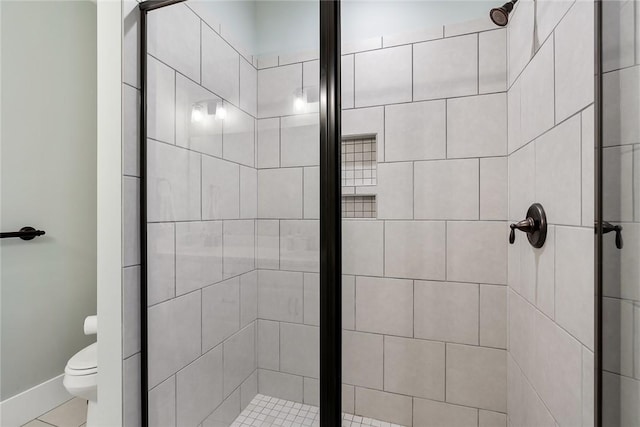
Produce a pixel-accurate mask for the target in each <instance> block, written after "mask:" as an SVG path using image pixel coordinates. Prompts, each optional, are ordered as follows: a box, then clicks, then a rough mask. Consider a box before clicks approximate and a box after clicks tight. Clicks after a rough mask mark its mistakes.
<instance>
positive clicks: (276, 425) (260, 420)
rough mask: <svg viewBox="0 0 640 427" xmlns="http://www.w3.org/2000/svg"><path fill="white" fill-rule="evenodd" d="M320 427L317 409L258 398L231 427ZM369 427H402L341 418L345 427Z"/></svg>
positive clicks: (361, 419)
mask: <svg viewBox="0 0 640 427" xmlns="http://www.w3.org/2000/svg"><path fill="white" fill-rule="evenodd" d="M319 425H320V419H319V414H318V407H317V406H311V405H304V404H302V403H296V402H291V401H289V400H282V399H278V398H276V397H270V396H264V395H262V394H258V395H256V397H254V398H253V400H252V401H251V403H250V404H249V405H248V406H247V408H246V409H245V410H244V411H242V413H241V414H240V415H239V416H238V418H236V420H235V421H234V422H233V424H231V427H318V426H319ZM367 426H375V427H402V426H400V425H398V424H391V423H388V422H384V421H378V420H374V419H371V418H364V417H359V416H356V415H351V414H344V415H343V417H342V427H367Z"/></svg>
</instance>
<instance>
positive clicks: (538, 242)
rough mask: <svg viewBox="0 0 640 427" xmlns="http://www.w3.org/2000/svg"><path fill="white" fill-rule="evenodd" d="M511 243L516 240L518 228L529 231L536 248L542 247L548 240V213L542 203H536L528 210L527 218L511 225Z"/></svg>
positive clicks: (528, 233)
mask: <svg viewBox="0 0 640 427" xmlns="http://www.w3.org/2000/svg"><path fill="white" fill-rule="evenodd" d="M509 227H510V228H511V232H510V233H509V243H511V244H513V243H514V242H515V241H516V230H520V231H523V232H525V233H527V239H528V240H529V243H531V246H533V247H534V248H541V247H542V246H543V245H544V242H545V240H547V215H546V213H545V212H544V208H543V207H542V205H541V204H540V203H534V204H532V205H531V206H529V209H528V210H527V218H526V219H523V220H522V221H520V222H516V223H514V224H511V225H510V226H509Z"/></svg>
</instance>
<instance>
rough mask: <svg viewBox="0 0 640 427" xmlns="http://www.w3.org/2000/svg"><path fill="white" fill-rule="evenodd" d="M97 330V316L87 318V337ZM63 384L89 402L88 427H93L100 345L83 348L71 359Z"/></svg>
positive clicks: (75, 394) (69, 390)
mask: <svg viewBox="0 0 640 427" xmlns="http://www.w3.org/2000/svg"><path fill="white" fill-rule="evenodd" d="M95 329H96V320H95V316H89V317H87V319H86V320H85V323H84V333H85V335H90V334H95V333H96V331H95ZM62 383H63V384H64V387H65V388H66V389H67V391H68V392H69V393H70V394H71V395H73V396H77V397H80V398H82V399H86V400H87V401H88V402H89V405H88V406H87V424H86V427H93V426H94V425H95V423H96V420H95V416H96V415H97V407H98V343H93V344H91V345H90V346H88V347H85V348H83V349H82V350H80V351H79V352H77V353H76V354H74V355H73V356H72V357H71V359H69V361H68V362H67V366H65V368H64V380H63V381H62Z"/></svg>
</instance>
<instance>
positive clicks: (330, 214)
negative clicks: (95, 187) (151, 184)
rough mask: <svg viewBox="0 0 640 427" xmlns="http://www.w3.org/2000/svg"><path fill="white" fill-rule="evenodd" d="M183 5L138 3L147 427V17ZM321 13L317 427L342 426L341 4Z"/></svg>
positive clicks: (145, 419)
mask: <svg viewBox="0 0 640 427" xmlns="http://www.w3.org/2000/svg"><path fill="white" fill-rule="evenodd" d="M183 1H186V0H146V1H143V2H142V3H140V6H139V7H140V36H139V37H140V38H139V41H140V49H139V63H140V74H141V76H142V78H141V83H140V91H141V97H142V105H141V108H140V263H141V269H140V284H141V286H140V335H141V336H140V338H141V365H140V371H141V377H140V386H141V391H140V395H141V409H142V410H141V413H142V425H143V426H144V427H148V426H149V402H148V383H149V382H148V354H149V353H148V333H147V328H148V321H147V285H148V271H147V14H148V13H150V12H152V11H154V10H156V9H160V8H163V7H166V6H171V5H173V4H176V3H181V2H183ZM319 7H320V201H321V203H320V425H321V427H335V426H339V425H341V424H342V212H341V200H342V192H341V191H342V190H341V176H340V164H341V157H340V142H341V134H342V132H341V120H340V118H341V112H342V110H341V104H340V87H341V86H340V64H341V59H340V58H341V57H340V49H341V48H340V0H319Z"/></svg>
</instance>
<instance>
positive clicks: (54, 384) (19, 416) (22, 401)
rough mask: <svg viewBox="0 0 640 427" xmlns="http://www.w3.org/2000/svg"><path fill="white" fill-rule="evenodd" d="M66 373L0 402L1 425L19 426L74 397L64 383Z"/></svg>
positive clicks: (3, 426) (6, 426)
mask: <svg viewBox="0 0 640 427" xmlns="http://www.w3.org/2000/svg"><path fill="white" fill-rule="evenodd" d="M63 378H64V374H62V375H59V376H57V377H54V378H51V379H50V380H48V381H45V382H43V383H42V384H38V385H37V386H35V387H32V388H30V389H29V390H26V391H23V392H22V393H20V394H17V395H15V396H13V397H10V398H9V399H7V400H5V401H3V402H0V425H1V426H2V427H19V426H21V425H23V424H25V423H27V422H29V421H31V420H33V419H34V418H37V417H39V416H40V415H42V414H44V413H45V412H48V411H50V410H52V409H53V408H55V407H56V406H60V405H61V404H63V403H64V402H66V401H67V400H69V399H71V398H73V396H71V395H70V394H69V392H67V390H66V389H65V388H64V385H62V379H63Z"/></svg>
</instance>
